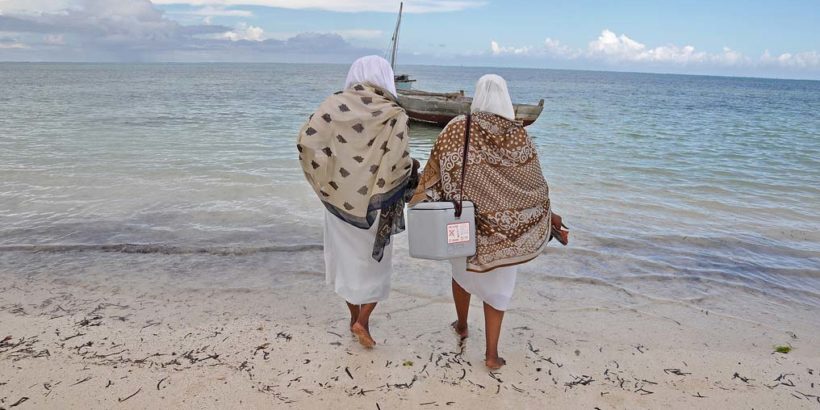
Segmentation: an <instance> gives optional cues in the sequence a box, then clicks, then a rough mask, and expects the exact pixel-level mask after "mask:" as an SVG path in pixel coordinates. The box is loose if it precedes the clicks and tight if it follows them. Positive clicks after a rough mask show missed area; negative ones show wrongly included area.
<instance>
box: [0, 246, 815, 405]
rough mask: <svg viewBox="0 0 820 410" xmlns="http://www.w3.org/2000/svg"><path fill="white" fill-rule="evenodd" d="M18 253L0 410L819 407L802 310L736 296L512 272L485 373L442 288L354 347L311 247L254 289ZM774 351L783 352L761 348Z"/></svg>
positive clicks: (1, 304)
mask: <svg viewBox="0 0 820 410" xmlns="http://www.w3.org/2000/svg"><path fill="white" fill-rule="evenodd" d="M88 256H89V255H88V254H87V253H84V252H77V258H78V260H79V259H81V258H84V257H88ZM0 258H2V255H0ZM30 258H31V260H32V261H35V260H37V261H42V263H43V266H42V269H41V272H40V273H34V274H26V275H21V274H19V273H16V272H15V271H14V266H12V265H11V264H8V263H6V264H0V340H2V342H0V408H2V409H12V408H13V409H26V408H124V409H128V408H135V409H136V408H239V407H242V408H271V407H276V408H289V407H292V408H328V407H334V408H345V409H347V408H365V409H393V408H476V407H477V406H480V407H482V408H600V409H626V408H629V409H634V408H680V409H688V408H721V409H735V408H737V409H748V408H790V409H800V408H806V409H818V408H820V348H818V347H817V346H820V338H819V337H818V333H820V331H818V328H820V326H818V318H817V317H816V315H815V313H816V311H815V310H812V309H810V308H805V307H796V306H789V305H787V304H781V303H778V302H777V301H772V300H769V299H766V298H761V297H756V296H754V295H750V294H743V293H739V292H734V293H727V296H725V297H724V298H723V300H721V301H720V303H719V304H718V303H717V302H715V301H714V300H711V301H698V300H686V301H681V300H672V299H662V298H657V297H649V296H642V295H639V294H636V293H635V292H632V291H630V290H628V289H626V288H623V287H618V286H616V285H613V284H611V283H606V282H603V281H597V280H591V279H572V278H562V277H560V276H555V277H552V279H547V280H546V281H543V282H539V283H544V285H539V286H533V285H532V283H534V282H533V281H534V278H533V277H532V275H531V274H522V275H521V276H519V283H518V288H517V294H516V296H515V300H514V307H513V308H512V309H511V310H510V311H509V312H508V314H507V316H506V318H505V321H504V330H503V334H502V340H501V353H502V355H503V356H504V357H505V358H506V359H507V362H508V365H507V366H505V367H503V368H502V369H501V370H499V371H495V372H491V371H488V370H487V369H486V368H485V367H484V365H483V348H484V333H483V317H482V312H481V309H480V307H479V305H478V302H477V301H475V300H474V301H473V308H472V310H471V317H470V321H469V323H470V327H471V328H470V332H471V336H470V338H468V339H467V340H466V341H465V342H464V343H460V341H459V340H458V338H457V337H456V336H455V334H454V333H453V332H452V330H451V329H450V328H449V326H448V324H449V323H450V322H451V321H452V320H453V318H454V312H453V308H452V306H451V304H450V301H449V299H448V298H447V297H446V290H441V292H439V293H438V294H435V295H429V294H425V292H419V291H415V290H412V288H410V287H405V286H397V289H395V290H394V291H393V293H392V294H391V297H390V299H389V300H388V301H387V302H385V303H383V304H381V305H380V306H379V307H378V309H377V310H376V312H375V313H374V316H373V318H372V321H371V327H372V332H373V335H374V337H375V339H376V341H377V343H378V345H377V346H376V348H375V349H373V350H366V349H364V348H362V347H361V346H359V345H358V344H357V343H356V341H355V338H354V337H353V336H352V335H351V334H350V332H349V330H348V328H347V320H348V318H347V316H346V314H347V311H346V308H345V307H344V304H343V302H342V301H341V300H340V299H339V298H338V297H337V296H336V295H335V294H333V292H332V291H331V290H330V289H328V288H327V287H326V286H325V285H324V283H323V276H322V274H321V265H320V262H317V261H321V253H320V252H319V251H317V250H310V249H308V250H305V251H302V252H292V253H288V254H287V255H284V256H281V258H282V259H281V261H280V262H281V263H280V264H278V265H275V264H274V265H269V266H273V267H274V268H277V267H278V269H280V270H281V272H279V273H278V275H279V277H280V278H284V279H282V282H281V284H279V285H276V286H269V287H265V286H247V283H251V282H247V281H249V278H248V277H251V276H254V275H257V274H256V273H254V272H251V271H247V272H241V271H240V273H238V274H236V275H237V277H236V279H235V280H227V281H226V282H219V281H216V280H214V281H212V282H208V281H207V280H205V279H202V278H197V277H192V278H186V279H180V278H179V277H178V276H176V275H175V274H174V270H175V269H176V267H177V266H178V265H179V264H186V266H191V265H198V264H201V265H202V266H206V265H207V264H208V260H209V259H208V258H222V259H220V260H224V258H225V257H224V256H199V255H172V256H169V258H170V259H167V260H165V261H164V262H163V264H164V266H165V269H166V272H165V274H159V273H158V272H156V271H151V272H150V275H148V274H146V273H144V272H142V269H145V268H144V261H145V260H147V259H144V258H148V256H143V255H121V254H119V253H116V252H112V253H107V254H104V255H102V256H94V258H112V259H116V260H117V261H119V262H118V263H119V265H116V266H119V268H111V267H106V268H97V269H91V268H89V267H88V266H86V267H85V268H84V270H83V272H82V274H75V275H71V274H69V273H70V272H71V271H72V270H74V269H78V270H79V268H77V267H75V266H73V265H72V263H71V261H70V260H68V261H67V259H70V257H69V256H66V255H61V256H60V257H59V260H60V261H61V265H60V266H62V267H58V266H56V265H55V266H50V265H49V263H48V259H49V256H48V255H37V254H32V255H30ZM237 258H249V257H247V256H243V257H237ZM15 260H20V259H19V258H16V259H15ZM214 260H216V259H214ZM174 261H175V262H174ZM300 262H302V263H301V264H300ZM225 263H227V264H228V265H231V264H234V265H237V266H239V259H237V260H234V261H230V260H229V261H227V262H225ZM77 264H78V266H79V264H80V262H77ZM396 264H397V272H401V271H402V268H403V267H407V266H410V265H411V264H418V262H415V261H410V260H408V259H407V258H406V257H403V256H399V257H397V261H396ZM95 266H101V265H95ZM102 266H105V265H104V264H103V265H102ZM111 266H114V265H111ZM297 267H299V268H297ZM203 269H204V268H203ZM237 269H240V268H239V267H238V268H237ZM300 269H301V270H300ZM441 271H442V275H444V272H445V270H444V268H443V267H441ZM52 272H60V273H59V274H58V273H52ZM243 274H244V275H247V276H248V277H240V276H242V275H243ZM400 274H401V273H397V275H400ZM228 276H229V277H230V275H228ZM147 277H150V278H152V279H151V280H148V279H146V278H147ZM257 279H258V278H257ZM246 282H247V283H246ZM229 283H233V286H230V285H228V284H229ZM253 283H256V282H253ZM446 284H447V282H446V279H445V280H443V281H442V288H444V285H446ZM670 286H672V285H670ZM783 318H788V319H783ZM784 344H788V345H790V346H792V347H793V350H792V351H791V352H790V353H788V354H781V353H775V352H774V346H776V345H784Z"/></svg>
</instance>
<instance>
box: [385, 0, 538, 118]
mask: <svg viewBox="0 0 820 410" xmlns="http://www.w3.org/2000/svg"><path fill="white" fill-rule="evenodd" d="M403 9H404V2H402V3H400V4H399V17H398V19H397V20H396V29H395V31H393V37H392V38H391V39H390V41H391V46H392V47H391V51H390V66H391V67H393V70H395V69H396V50H398V47H399V29H400V28H401V15H402V10H403ZM394 81H395V82H396V91H397V92H398V93H399V95H398V100H399V105H401V106H402V107H404V109H405V110H406V111H407V115H408V116H409V117H410V119H411V120H415V121H420V122H426V123H430V124H436V125H439V126H442V127H443V126H445V125H447V123H448V122H450V120H452V119H453V118H455V117H457V116H459V115H462V114H468V113H469V112H470V104H471V103H472V102H473V99H472V98H471V97H467V96H465V95H464V90H460V91H459V92H457V93H433V92H428V91H420V90H413V89H412V85H413V82H415V81H416V80H414V79H412V78H410V76H409V75H407V74H399V75H395V78H394ZM513 108H514V109H515V119H516V120H517V121H521V122H522V123H523V124H524V126H525V127H526V126H528V125H530V124H532V123H534V122H535V120H537V119H538V116H539V115H541V111H542V110H543V109H544V99H543V98H542V99H541V101H538V104H537V105H530V104H513Z"/></svg>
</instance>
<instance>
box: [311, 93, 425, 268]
mask: <svg viewBox="0 0 820 410" xmlns="http://www.w3.org/2000/svg"><path fill="white" fill-rule="evenodd" d="M409 140H410V138H409V136H408V133H407V114H406V113H405V112H404V109H402V108H401V107H400V106H399V105H398V104H397V103H396V101H395V99H394V98H393V96H392V95H391V94H390V93H389V92H387V91H385V90H383V89H381V88H379V87H376V86H373V85H371V84H367V83H365V84H357V85H355V86H353V87H351V88H348V89H347V90H344V91H339V92H337V93H335V94H334V95H331V96H330V97H328V98H327V99H326V100H325V101H324V102H323V103H322V104H321V105H320V106H319V109H318V110H317V111H316V112H315V113H314V114H313V115H311V116H310V119H309V120H308V122H307V123H306V124H305V125H304V126H303V127H302V129H301V131H300V132H299V140H298V143H297V145H296V147H297V149H298V150H299V161H300V162H301V164H302V170H304V172H305V177H306V178H307V180H308V182H309V183H310V185H311V186H312V187H313V190H314V191H315V192H316V195H317V196H318V197H319V199H320V200H321V201H322V203H323V204H324V205H325V207H326V208H327V210H328V211H330V213H332V214H334V215H336V216H337V217H339V218H340V219H342V220H343V221H345V222H347V223H349V224H351V225H353V226H355V227H357V228H361V229H369V228H370V227H371V226H373V223H374V222H375V219H376V215H377V213H378V212H379V211H381V217H380V218H379V228H378V233H377V237H376V243H375V244H374V247H373V258H374V259H376V260H378V261H381V259H382V256H383V254H382V252H383V249H384V247H385V246H386V245H387V244H388V243H389V242H390V235H391V234H393V233H398V232H401V231H403V230H404V213H403V210H404V203H405V202H404V201H405V200H406V199H409V195H412V192H413V190H414V189H415V186H416V184H417V182H418V179H417V178H416V179H415V181H413V178H412V175H411V174H413V172H412V171H414V169H413V162H412V159H411V158H410V151H409V148H408V143H409ZM413 182H415V183H413ZM408 190H409V191H408ZM408 192H409V195H407V194H408ZM405 196H407V197H408V198H406V197H405Z"/></svg>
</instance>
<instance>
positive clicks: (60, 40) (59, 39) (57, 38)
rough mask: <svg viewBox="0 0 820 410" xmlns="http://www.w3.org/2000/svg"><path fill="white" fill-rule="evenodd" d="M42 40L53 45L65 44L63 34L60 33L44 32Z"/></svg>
mask: <svg viewBox="0 0 820 410" xmlns="http://www.w3.org/2000/svg"><path fill="white" fill-rule="evenodd" d="M43 42H44V43H46V44H50V45H54V46H61V45H64V44H65V36H64V35H62V34H46V35H45V36H43Z"/></svg>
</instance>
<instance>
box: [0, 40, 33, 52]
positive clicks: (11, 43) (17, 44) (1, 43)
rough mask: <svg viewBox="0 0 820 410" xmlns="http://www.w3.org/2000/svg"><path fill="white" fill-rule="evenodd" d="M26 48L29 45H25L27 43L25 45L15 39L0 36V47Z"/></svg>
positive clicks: (9, 48) (8, 48)
mask: <svg viewBox="0 0 820 410" xmlns="http://www.w3.org/2000/svg"><path fill="white" fill-rule="evenodd" d="M26 48H29V46H27V45H25V44H23V43H21V42H19V41H17V40H11V39H3V38H0V49H6V50H11V49H26Z"/></svg>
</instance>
